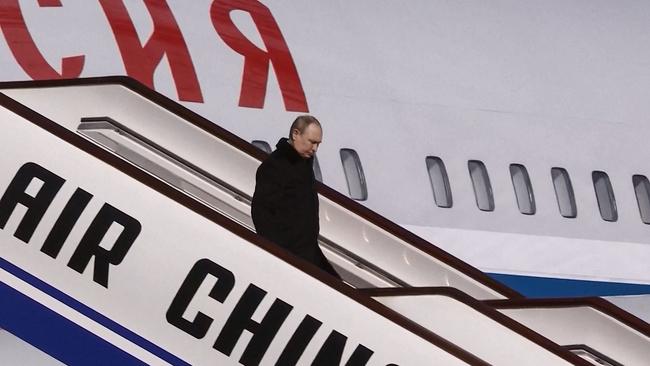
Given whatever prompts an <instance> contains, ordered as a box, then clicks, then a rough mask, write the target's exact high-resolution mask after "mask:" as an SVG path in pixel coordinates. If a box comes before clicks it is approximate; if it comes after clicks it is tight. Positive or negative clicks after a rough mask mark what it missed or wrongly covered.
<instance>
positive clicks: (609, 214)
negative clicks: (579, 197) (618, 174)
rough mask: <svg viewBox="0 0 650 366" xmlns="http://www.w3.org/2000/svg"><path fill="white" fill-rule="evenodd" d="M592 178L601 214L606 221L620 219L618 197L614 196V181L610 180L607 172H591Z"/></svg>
mask: <svg viewBox="0 0 650 366" xmlns="http://www.w3.org/2000/svg"><path fill="white" fill-rule="evenodd" d="M591 179H592V180H593V182H594V190H595V191H596V199H597V200H598V209H599V210H600V216H601V217H602V218H603V220H605V221H616V220H618V212H617V211H616V198H615V197H614V190H613V189H612V183H611V182H610V181H609V176H607V173H605V172H601V171H594V172H592V173H591Z"/></svg>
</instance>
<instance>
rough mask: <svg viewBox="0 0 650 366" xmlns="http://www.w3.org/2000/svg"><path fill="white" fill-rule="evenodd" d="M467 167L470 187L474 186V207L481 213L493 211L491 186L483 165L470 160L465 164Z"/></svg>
mask: <svg viewBox="0 0 650 366" xmlns="http://www.w3.org/2000/svg"><path fill="white" fill-rule="evenodd" d="M467 166H468V168H469V176H470V178H471V179H472V185H473V186H474V197H475V198H476V206H478V208H479V209H480V210H481V211H494V196H493V195H492V185H490V177H489V176H488V172H487V169H486V168H485V164H483V163H482V162H480V161H478V160H470V161H468V162H467Z"/></svg>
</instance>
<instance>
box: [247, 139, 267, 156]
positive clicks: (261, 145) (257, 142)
mask: <svg viewBox="0 0 650 366" xmlns="http://www.w3.org/2000/svg"><path fill="white" fill-rule="evenodd" d="M251 144H253V146H255V147H256V148H258V149H260V150H262V151H264V152H265V153H267V154H270V153H271V145H269V143H268V142H266V141H262V140H253V141H252V142H251Z"/></svg>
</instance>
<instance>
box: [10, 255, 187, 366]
mask: <svg viewBox="0 0 650 366" xmlns="http://www.w3.org/2000/svg"><path fill="white" fill-rule="evenodd" d="M0 268H2V269H4V270H5V271H7V272H9V273H11V274H12V275H14V276H15V277H18V278H20V279H21V280H23V281H25V282H27V283H29V284H30V285H32V286H34V287H36V288H37V289H39V290H40V291H42V292H44V293H46V294H48V295H49V296H51V297H53V298H55V299H57V300H59V301H60V302H62V303H64V304H65V305H67V306H69V307H70V308H72V309H74V310H76V311H77V312H79V313H81V314H83V315H85V316H86V317H88V318H90V319H92V320H94V321H96V322H97V323H99V324H101V325H103V326H104V327H106V328H108V329H110V330H111V331H113V332H114V333H117V334H119V335H120V336H122V337H123V338H126V339H128V340H129V341H131V342H132V343H134V344H136V345H138V346H139V347H141V348H143V349H145V350H147V351H148V352H149V353H151V354H154V355H156V356H157V357H159V358H161V359H162V360H165V361H166V362H168V363H169V364H171V365H175V366H176V365H178V366H189V363H187V362H185V361H183V360H181V359H180V358H178V357H176V356H174V355H173V354H171V353H169V352H167V351H165V350H164V349H162V348H160V347H158V346H157V345H155V344H153V343H151V342H150V341H148V340H146V339H144V338H142V337H141V336H139V335H137V334H135V333H134V332H132V331H130V330H128V329H126V328H125V327H123V326H121V325H119V324H118V323H116V322H115V321H113V320H111V319H109V318H107V317H106V316H104V315H102V314H100V313H98V312H96V311H95V310H93V309H91V308H90V307H88V306H86V305H84V304H82V303H80V302H79V301H77V300H75V299H73V298H72V297H70V296H68V295H66V294H65V293H63V292H61V291H59V290H57V289H56V288H54V287H52V286H50V285H48V284H47V283H45V282H43V281H41V280H40V279H38V278H36V277H34V276H32V275H31V274H29V273H27V272H25V271H24V270H22V269H20V268H18V267H17V266H15V265H13V264H11V263H9V262H8V261H6V260H5V259H3V258H0ZM0 304H1V306H0V328H4V329H5V330H7V331H9V332H10V333H12V334H14V335H15V336H17V337H19V338H21V339H23V340H25V341H27V342H28V343H30V344H32V345H33V346H35V347H37V348H39V349H41V350H42V351H44V352H46V353H47V354H49V355H50V356H52V357H54V358H56V359H58V360H60V361H61V362H64V363H66V364H67V365H84V366H85V365H145V363H143V362H142V361H140V360H138V359H136V358H135V357H133V356H131V355H129V354H128V353H126V352H125V351H123V350H121V349H119V348H117V347H116V346H115V345H113V344H111V343H109V342H108V341H106V340H104V339H102V338H100V337H98V336H97V335H95V334H93V333H90V332H89V331H87V330H86V329H84V328H82V327H81V326H79V325H77V324H76V323H73V322H72V321H70V320H68V319H67V318H64V317H63V316H61V315H59V314H58V313H56V312H54V311H52V310H50V309H48V308H47V307H45V306H43V305H42V304H40V303H38V302H36V301H34V300H32V299H30V298H29V297H27V296H26V295H24V294H22V293H20V292H18V291H16V290H15V289H13V288H11V287H9V286H8V285H6V284H4V283H2V282H0ZM161 321H165V320H164V319H162V320H161Z"/></svg>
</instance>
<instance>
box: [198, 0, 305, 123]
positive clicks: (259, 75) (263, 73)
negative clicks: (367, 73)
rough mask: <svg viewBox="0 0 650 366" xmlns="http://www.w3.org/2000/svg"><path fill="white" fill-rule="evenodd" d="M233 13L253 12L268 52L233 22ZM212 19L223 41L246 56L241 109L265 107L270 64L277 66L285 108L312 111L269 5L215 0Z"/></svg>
mask: <svg viewBox="0 0 650 366" xmlns="http://www.w3.org/2000/svg"><path fill="white" fill-rule="evenodd" d="M233 10H243V11H245V12H248V13H250V15H251V17H252V18H253V22H254V23H255V26H256V27H257V30H258V31H259V33H260V36H261V37H262V40H263V41H264V45H265V46H266V51H264V50H261V49H259V48H258V47H257V46H255V44H253V43H252V42H251V41H249V40H248V39H247V38H246V37H245V36H244V35H243V34H242V33H241V32H240V31H239V29H237V26H235V24H234V23H233V21H232V19H230V12H231V11H233ZM210 16H211V18H212V25H213V26H214V29H215V30H216V31H217V33H218V34H219V36H220V37H221V39H223V41H224V42H225V43H226V44H227V45H228V46H229V47H230V48H232V49H233V50H234V51H235V52H237V53H239V54H240V55H242V56H244V72H243V76H242V85H241V93H240V95H239V105H240V106H242V107H251V108H263V107H264V98H265V96H266V84H267V81H268V76H269V63H273V69H274V70H275V73H276V76H277V79H278V84H279V85H280V91H281V92H282V98H283V100H284V106H285V108H286V109H287V110H288V111H296V112H308V111H309V109H308V107H307V99H306V98H305V92H304V91H303V89H302V84H301V83H300V77H299V76H298V70H297V69H296V65H295V64H294V62H293V58H292V57H291V53H290V52H289V47H288V46H287V43H286V42H285V40H284V37H283V36H282V32H281V31H280V28H279V27H278V24H277V23H276V21H275V19H274V18H273V14H271V11H270V10H269V9H268V8H267V7H266V6H264V5H263V4H261V3H260V2H258V1H256V0H247V1H243V0H215V1H214V2H213V3H212V7H211V9H210Z"/></svg>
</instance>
